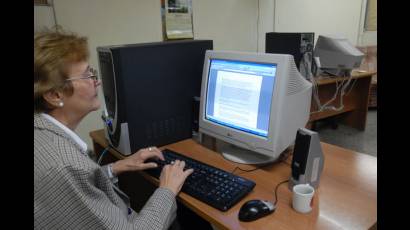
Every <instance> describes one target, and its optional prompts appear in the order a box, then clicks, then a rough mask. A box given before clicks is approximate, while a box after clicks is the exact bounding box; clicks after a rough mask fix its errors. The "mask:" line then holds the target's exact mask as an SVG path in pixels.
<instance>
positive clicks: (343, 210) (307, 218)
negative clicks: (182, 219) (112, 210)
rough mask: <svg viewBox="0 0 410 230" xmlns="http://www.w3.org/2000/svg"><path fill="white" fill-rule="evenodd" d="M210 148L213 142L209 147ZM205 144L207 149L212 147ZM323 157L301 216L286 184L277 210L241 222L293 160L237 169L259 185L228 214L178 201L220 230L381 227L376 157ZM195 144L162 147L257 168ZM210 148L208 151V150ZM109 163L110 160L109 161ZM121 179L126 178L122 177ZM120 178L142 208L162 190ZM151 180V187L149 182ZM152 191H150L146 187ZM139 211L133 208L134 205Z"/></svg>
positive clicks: (337, 152)
mask: <svg viewBox="0 0 410 230" xmlns="http://www.w3.org/2000/svg"><path fill="white" fill-rule="evenodd" d="M90 136H91V138H92V140H93V145H94V151H95V152H96V153H101V152H102V151H103V149H104V148H106V147H107V145H108V143H107V141H106V139H105V137H104V132H103V130H97V131H93V132H91V133H90ZM208 143H209V142H208ZM208 143H207V141H206V140H205V141H204V145H205V146H207V145H208ZM321 144H322V149H323V153H324V156H325V164H324V170H323V174H322V177H321V182H320V186H319V188H318V189H317V190H316V192H315V196H314V202H313V210H312V212H310V213H308V214H300V213H297V212H296V211H294V210H293V209H292V193H291V191H290V190H289V189H288V187H287V184H284V185H281V186H280V187H279V189H278V204H277V209H276V211H275V212H274V213H273V214H271V215H269V216H267V217H264V218H261V219H259V220H256V221H253V222H240V221H239V220H238V211H239V208H240V207H241V206H242V204H244V203H245V202H246V201H248V200H251V199H267V200H271V201H274V189H275V186H276V185H277V184H278V183H279V182H281V181H284V180H287V179H289V176H290V173H291V169H290V163H291V157H289V158H288V159H286V161H284V162H281V163H275V164H272V165H268V166H265V167H263V168H262V169H259V170H255V171H252V172H242V171H240V170H236V171H235V174H240V175H241V176H243V177H245V178H248V179H251V180H253V181H255V183H256V186H255V188H254V189H253V190H252V192H250V193H249V194H248V195H247V196H246V197H244V198H243V199H242V200H241V201H240V202H239V203H237V204H236V205H235V206H233V207H232V208H231V209H229V210H228V211H226V212H221V211H219V210H217V209H215V208H212V207H211V206H208V205H207V204H205V203H203V202H201V201H199V200H197V199H195V198H193V197H191V196H189V195H187V194H185V193H183V192H181V193H180V194H179V195H178V200H179V201H180V202H182V203H183V204H184V205H185V206H187V207H188V208H190V209H191V210H193V211H194V212H195V213H197V214H198V215H200V216H201V217H202V218H204V219H206V220H207V221H209V222H211V223H212V224H213V225H215V226H216V227H218V228H219V229H258V230H259V229H369V228H370V227H372V226H375V223H376V222H377V199H376V196H377V158H375V157H372V156H369V155H365V154H361V153H356V152H353V151H350V150H347V149H343V148H340V147H337V146H334V145H330V144H326V143H323V142H322V143H321ZM204 145H201V144H198V143H197V142H195V141H194V140H192V139H187V140H183V141H180V142H177V143H174V144H170V145H166V146H163V147H161V149H163V148H168V149H171V150H174V151H176V152H180V153H181V154H184V155H186V156H188V157H191V158H193V159H196V160H199V161H202V162H204V163H207V164H210V165H213V166H215V167H218V168H221V169H224V170H226V171H228V172H231V171H233V170H234V169H235V167H236V166H240V167H241V168H243V169H253V168H254V166H251V165H243V164H236V163H233V162H230V161H227V160H225V159H224V158H223V157H222V156H221V154H219V153H216V152H214V151H212V150H210V149H209V148H207V147H205V146H204ZM208 147H209V146H208ZM109 153H110V155H109V157H108V158H105V160H103V162H104V161H105V162H106V163H107V162H109V161H113V160H114V161H115V160H118V159H122V158H124V156H123V155H121V154H119V153H118V152H117V151H115V150H113V149H110V150H109ZM107 159H108V160H107ZM121 176H122V175H121ZM121 176H120V187H121V189H122V190H123V191H125V192H126V193H127V194H128V195H129V196H130V197H131V201H132V202H139V204H138V205H137V206H138V207H137V208H136V209H137V211H138V208H140V207H142V205H143V204H144V203H145V201H146V200H147V199H148V197H149V196H150V194H151V193H152V192H153V191H154V189H155V186H156V185H158V180H157V179H155V178H153V177H151V176H149V175H148V174H146V173H144V172H139V173H128V176H130V177H129V178H124V180H125V181H122V180H123V178H121ZM147 181H149V182H147ZM147 187H149V189H148V190H149V191H144V188H147ZM134 207H135V205H134Z"/></svg>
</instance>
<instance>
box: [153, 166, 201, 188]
mask: <svg viewBox="0 0 410 230" xmlns="http://www.w3.org/2000/svg"><path fill="white" fill-rule="evenodd" d="M184 167H185V162H184V161H180V160H176V161H175V162H174V164H172V165H165V166H164V168H163V169H162V172H161V176H160V177H159V187H163V188H168V189H169V190H171V191H172V192H173V193H174V194H175V195H177V194H178V193H179V191H181V188H182V185H183V184H184V181H185V179H186V178H187V177H188V176H189V175H190V174H191V173H192V172H193V171H194V170H193V169H187V170H185V171H184Z"/></svg>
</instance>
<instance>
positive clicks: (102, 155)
mask: <svg viewBox="0 0 410 230" xmlns="http://www.w3.org/2000/svg"><path fill="white" fill-rule="evenodd" d="M109 149H110V146H107V148H105V149H104V150H103V151H102V153H101V155H100V157H99V158H98V161H97V164H100V163H101V161H102V159H103V157H104V155H105V154H106V153H107V152H108V150H109Z"/></svg>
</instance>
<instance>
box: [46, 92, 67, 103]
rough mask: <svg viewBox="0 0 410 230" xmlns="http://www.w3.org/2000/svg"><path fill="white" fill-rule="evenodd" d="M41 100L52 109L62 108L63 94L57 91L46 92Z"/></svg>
mask: <svg viewBox="0 0 410 230" xmlns="http://www.w3.org/2000/svg"><path fill="white" fill-rule="evenodd" d="M43 98H44V100H45V101H47V103H48V104H50V105H52V106H54V107H62V106H63V105H64V104H63V93H61V92H59V91H54V90H51V91H48V92H47V93H45V94H44V95H43Z"/></svg>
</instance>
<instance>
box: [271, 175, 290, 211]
mask: <svg viewBox="0 0 410 230" xmlns="http://www.w3.org/2000/svg"><path fill="white" fill-rule="evenodd" d="M287 182H289V180H285V181H282V182H280V183H279V184H278V185H276V188H275V203H273V204H274V205H275V206H276V204H277V203H278V188H279V186H280V185H281V184H284V183H287Z"/></svg>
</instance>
